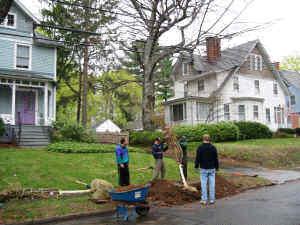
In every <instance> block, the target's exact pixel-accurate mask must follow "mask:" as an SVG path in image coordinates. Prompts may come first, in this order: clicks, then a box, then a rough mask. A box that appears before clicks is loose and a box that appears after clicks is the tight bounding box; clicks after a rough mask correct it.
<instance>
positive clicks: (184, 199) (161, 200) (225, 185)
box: [116, 175, 240, 206]
mask: <svg viewBox="0 0 300 225" xmlns="http://www.w3.org/2000/svg"><path fill="white" fill-rule="evenodd" d="M192 186H194V187H196V188H197V189H198V193H195V192H191V191H188V190H186V189H184V187H183V186H182V185H181V184H179V183H176V182H174V181H169V180H157V181H154V182H152V183H151V187H150V190H149V195H148V198H147V201H149V202H150V203H151V204H154V205H157V206H172V205H183V204H186V203H191V202H195V201H199V200H200V195H201V194H200V193H201V192H200V190H201V187H200V183H194V184H192ZM141 187H144V185H129V186H125V187H119V188H116V191H118V192H122V191H129V190H132V189H136V188H141ZM239 192H240V190H239V188H238V187H236V186H235V185H233V184H232V183H230V182H228V181H227V180H226V179H225V178H223V177H221V176H218V175H217V176H216V198H217V199H218V198H223V197H227V196H231V195H234V194H237V193H239Z"/></svg>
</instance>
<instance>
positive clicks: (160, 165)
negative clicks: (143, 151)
mask: <svg viewBox="0 0 300 225" xmlns="http://www.w3.org/2000/svg"><path fill="white" fill-rule="evenodd" d="M167 149H168V145H165V144H164V143H161V140H160V138H159V137H158V138H156V139H155V141H154V144H153V145H152V155H153V157H154V159H155V169H154V173H153V178H152V180H156V179H158V178H159V177H160V178H161V179H164V178H165V174H166V168H165V164H164V160H163V158H164V152H165V151H167Z"/></svg>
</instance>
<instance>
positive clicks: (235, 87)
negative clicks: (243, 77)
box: [233, 75, 240, 92]
mask: <svg viewBox="0 0 300 225" xmlns="http://www.w3.org/2000/svg"><path fill="white" fill-rule="evenodd" d="M233 90H234V91H237V92H238V91H239V90H240V79H239V76H237V75H235V76H233Z"/></svg>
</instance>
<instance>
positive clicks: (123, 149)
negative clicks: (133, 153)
mask: <svg viewBox="0 0 300 225" xmlns="http://www.w3.org/2000/svg"><path fill="white" fill-rule="evenodd" d="M127 144H128V142H127V140H126V139H125V138H122V139H121V141H120V144H118V145H117V147H116V158H117V164H118V174H119V185H120V186H128V185H129V184H130V177H129V167H128V163H129V155H128V149H127Z"/></svg>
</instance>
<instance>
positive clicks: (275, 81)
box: [165, 37, 289, 130]
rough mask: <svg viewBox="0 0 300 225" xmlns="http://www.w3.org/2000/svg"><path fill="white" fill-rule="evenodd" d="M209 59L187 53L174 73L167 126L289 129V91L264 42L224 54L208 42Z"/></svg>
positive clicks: (213, 39) (218, 45)
mask: <svg viewBox="0 0 300 225" xmlns="http://www.w3.org/2000/svg"><path fill="white" fill-rule="evenodd" d="M206 48H207V49H206V55H205V56H200V55H189V54H183V55H182V56H181V57H180V58H179V59H178V60H177V62H176V64H175V65H174V68H173V76H172V77H174V96H173V97H172V98H170V99H168V101H167V102H166V103H165V121H166V123H167V124H170V125H174V124H190V125H194V124H198V123H211V122H220V121H257V122H260V123H263V124H266V125H267V126H268V127H269V128H270V129H272V130H276V129H277V128H279V127H286V126H287V119H286V118H287V116H286V113H287V110H286V105H287V104H288V103H287V102H286V101H287V98H286V97H285V96H288V95H289V91H288V89H287V88H286V86H285V85H284V84H283V82H282V80H281V78H280V76H279V73H278V70H277V69H276V67H275V66H274V64H273V63H271V61H270V59H269V56H268V54H267V52H266V50H265V49H264V47H263V45H262V44H261V42H260V41H259V40H254V41H250V42H247V43H244V44H241V45H239V46H236V47H233V48H230V49H226V50H223V51H221V41H220V39H219V38H217V37H209V38H207V39H206Z"/></svg>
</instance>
